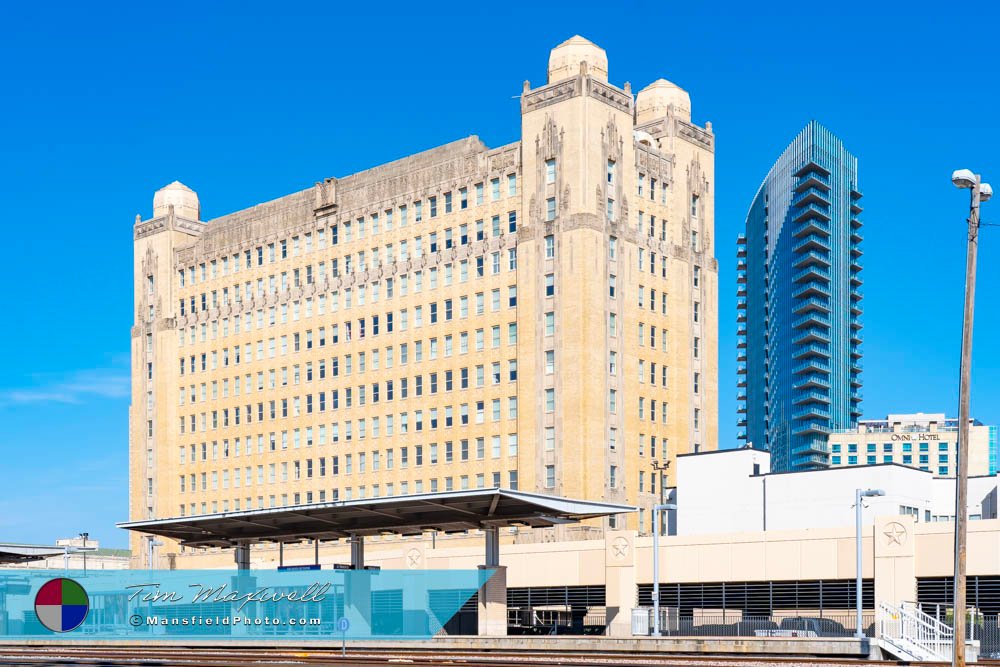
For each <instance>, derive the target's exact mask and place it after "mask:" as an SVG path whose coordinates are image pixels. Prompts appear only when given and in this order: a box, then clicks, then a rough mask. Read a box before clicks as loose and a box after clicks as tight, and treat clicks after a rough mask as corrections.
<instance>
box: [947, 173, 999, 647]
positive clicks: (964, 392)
mask: <svg viewBox="0 0 1000 667" xmlns="http://www.w3.org/2000/svg"><path fill="white" fill-rule="evenodd" d="M951 182H952V183H954V184H955V186H956V187H958V188H961V189H968V190H971V201H970V203H969V220H968V223H969V241H968V248H967V252H966V259H965V313H964V316H963V318H962V361H961V365H960V370H959V374H960V379H959V385H958V474H957V475H955V590H954V598H955V613H954V620H955V627H954V635H953V637H954V639H953V640H952V645H953V647H952V648H953V653H952V661H951V662H952V665H954V667H965V556H966V532H967V529H968V526H967V521H968V493H969V456H968V454H969V393H970V383H971V381H972V320H973V314H974V311H975V305H976V256H977V254H978V251H979V204H980V203H981V202H985V201H988V200H989V199H990V197H991V196H992V195H993V188H992V187H990V184H989V183H983V182H982V177H981V176H980V175H979V174H974V173H972V172H971V171H969V170H968V169H959V170H958V171H955V172H954V173H953V174H952V175H951Z"/></svg>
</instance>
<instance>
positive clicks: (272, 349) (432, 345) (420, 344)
mask: <svg viewBox="0 0 1000 667" xmlns="http://www.w3.org/2000/svg"><path fill="white" fill-rule="evenodd" d="M449 301H450V299H449ZM431 305H432V306H433V308H431V312H430V320H431V322H430V323H431V324H436V323H437V321H438V312H437V304H431ZM418 308H419V306H418ZM408 314H409V313H408V311H406V310H403V311H400V313H399V315H400V317H399V330H400V331H406V329H407V328H409V318H408ZM416 314H417V313H416V312H415V313H414V315H415V316H414V327H415V328H416V327H420V326H423V313H422V310H421V312H420V318H419V320H418V318H417V317H416ZM549 314H550V313H546V315H549ZM444 315H445V318H444V321H448V320H449V319H451V317H452V314H451V312H450V311H449V309H448V308H445V311H444ZM383 321H384V324H385V333H392V332H393V330H394V329H393V313H391V312H390V313H386V315H385V319H384V320H383ZM418 321H419V324H418V323H417V322H418ZM342 324H343V327H341V325H340V324H334V325H333V326H332V327H331V328H330V343H331V344H332V345H336V344H338V343H340V342H341V335H343V340H344V342H350V341H351V340H353V339H355V338H357V339H358V340H360V339H363V338H365V337H366V335H367V334H370V335H371V336H377V335H379V331H380V319H379V316H378V315H372V316H371V317H370V318H363V317H362V318H360V319H358V320H357V322H356V323H354V322H344V323H342ZM355 324H356V325H357V326H356V327H355ZM366 325H370V326H366ZM553 327H554V315H553ZM502 330H503V327H502V326H501V325H499V324H495V325H493V326H492V327H490V345H491V347H492V348H493V349H497V348H499V347H500V344H501V341H502V335H501V334H502ZM664 331H666V330H665V329H664ZM473 335H474V340H475V351H476V352H482V351H483V350H485V349H486V329H485V328H482V329H477V330H475V331H474V332H473ZM455 338H456V336H455V335H454V334H446V335H445V336H443V337H442V338H441V339H440V341H439V339H438V338H437V337H434V338H430V339H428V340H427V356H428V359H430V360H434V359H437V358H438V352H439V345H438V343H439V342H443V345H442V346H441V348H442V351H443V354H444V356H445V357H450V356H451V355H452V354H456V352H455V346H454V342H455ZM457 338H458V352H457V353H458V354H466V353H468V352H469V332H468V331H461V332H459V333H458V335H457ZM266 342H267V348H266V352H265V345H264V343H265V341H264V340H258V341H257V345H256V359H254V356H253V354H252V352H253V345H252V344H251V343H245V344H244V345H243V346H242V347H241V346H239V345H237V346H234V347H233V348H223V349H222V350H221V354H220V351H219V350H212V351H210V352H202V353H201V354H200V355H194V354H192V355H189V356H187V357H181V358H180V359H179V360H178V361H179V370H180V374H181V375H185V374H189V373H197V372H208V371H214V370H217V369H218V368H220V367H221V368H228V367H229V366H230V365H233V366H237V365H239V364H241V363H243V364H249V363H252V362H253V361H264V360H265V359H274V358H275V357H278V356H287V355H288V354H289V353H291V354H295V353H298V352H302V351H304V350H311V349H313V348H314V346H315V348H317V349H318V348H322V347H325V346H326V343H327V338H326V328H325V327H319V329H318V330H317V332H316V337H315V339H314V338H313V332H312V330H307V331H305V332H304V335H303V332H295V333H293V334H292V335H291V338H289V336H288V335H283V336H277V337H271V338H268V339H267V341H266ZM289 342H291V351H289ZM516 344H517V323H516V322H508V323H507V345H516ZM410 345H411V344H410V343H400V344H399V346H398V347H399V363H400V364H401V365H402V364H406V363H408V362H409V356H410ZM412 346H413V348H412V349H413V355H414V362H415V363H419V362H421V361H423V360H424V341H423V340H416V341H413V342H412ZM385 352H386V355H385V360H386V368H391V367H392V365H393V363H394V348H393V346H389V347H386V348H385ZM348 356H349V355H348ZM359 357H360V358H361V363H362V364H363V363H364V361H363V359H364V352H361V353H359ZM378 358H379V354H378V350H373V351H372V360H373V363H374V366H375V368H378ZM334 359H336V358H334Z"/></svg>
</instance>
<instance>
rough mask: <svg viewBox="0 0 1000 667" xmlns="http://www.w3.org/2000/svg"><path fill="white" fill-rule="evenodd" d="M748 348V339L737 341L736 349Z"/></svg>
mask: <svg viewBox="0 0 1000 667" xmlns="http://www.w3.org/2000/svg"><path fill="white" fill-rule="evenodd" d="M746 346H747V339H746V338H739V339H737V340H736V347H737V348H744V349H745V348H746Z"/></svg>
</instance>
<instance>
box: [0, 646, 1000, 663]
mask: <svg viewBox="0 0 1000 667" xmlns="http://www.w3.org/2000/svg"><path fill="white" fill-rule="evenodd" d="M988 662H992V664H993V665H998V664H1000V663H998V662H997V661H983V662H982V663H980V664H987V663H988ZM0 664H4V665H17V666H25V667H41V666H44V665H101V666H104V667H110V666H115V667H119V666H120V667H132V666H135V667H174V666H176V667H254V666H256V665H261V666H267V667H284V666H288V667H292V666H297V665H339V666H343V667H405V666H406V665H414V667H455V666H456V665H470V666H475V665H496V666H498V667H499V666H516V667H557V666H558V667H594V666H595V665H623V666H626V667H628V666H636V667H637V666H641V665H649V666H651V667H684V666H686V665H695V666H697V667H769V666H772V665H778V666H780V667H798V666H801V667H809V666H814V665H820V666H822V667H859V666H860V665H862V664H863V665H865V666H871V667H882V666H889V665H891V666H892V667H897V666H899V665H906V664H911V665H917V664H925V665H934V666H941V665H944V664H946V663H933V662H931V663H904V662H900V661H895V660H864V659H850V658H826V657H824V658H811V657H772V656H717V655H676V654H674V655H664V654H663V653H628V652H624V651H618V652H586V653H584V652H557V651H539V650H532V649H526V650H524V651H510V650H496V651H490V650H483V651H470V650H463V649H456V650H443V649H442V648H432V647H428V648H427V649H426V650H373V649H369V648H356V649H354V648H352V649H349V650H348V651H347V655H346V656H344V655H341V651H340V649H333V648H321V649H313V648H298V649H297V648H256V647H247V648H210V647H185V646H178V647H163V646H139V645H136V646H89V647H88V646H64V645H52V644H49V645H45V646H38V645H33V646H0Z"/></svg>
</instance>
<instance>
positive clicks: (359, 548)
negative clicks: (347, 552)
mask: <svg viewBox="0 0 1000 667" xmlns="http://www.w3.org/2000/svg"><path fill="white" fill-rule="evenodd" d="M350 542H351V569H352V570H363V569H365V538H364V536H362V535H351V539H350Z"/></svg>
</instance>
